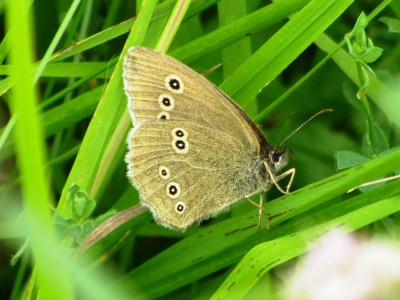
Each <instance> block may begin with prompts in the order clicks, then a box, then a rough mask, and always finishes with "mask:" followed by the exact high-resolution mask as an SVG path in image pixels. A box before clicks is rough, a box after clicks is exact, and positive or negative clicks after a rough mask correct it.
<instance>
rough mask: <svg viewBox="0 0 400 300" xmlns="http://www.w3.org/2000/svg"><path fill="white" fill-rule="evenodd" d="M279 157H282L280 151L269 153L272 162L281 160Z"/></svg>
mask: <svg viewBox="0 0 400 300" xmlns="http://www.w3.org/2000/svg"><path fill="white" fill-rule="evenodd" d="M281 157H282V153H280V152H279V153H278V152H276V151H275V152H273V153H272V155H271V158H272V162H273V163H278V162H279V161H280V160H281Z"/></svg>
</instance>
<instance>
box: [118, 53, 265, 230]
mask: <svg viewBox="0 0 400 300" xmlns="http://www.w3.org/2000/svg"><path fill="white" fill-rule="evenodd" d="M124 86H125V91H126V94H127V96H128V100H129V104H128V108H129V112H130V114H131V116H132V120H133V124H134V126H135V128H134V129H133V130H132V131H131V133H130V135H129V138H128V143H129V152H128V154H127V156H126V161H127V163H128V165H129V171H128V176H129V178H130V179H131V180H132V182H133V183H134V184H135V185H136V186H137V188H138V189H139V191H140V193H141V203H142V204H143V205H145V206H147V207H149V209H150V210H151V211H152V212H153V215H154V218H155V220H156V221H157V222H158V223H160V224H162V225H164V226H167V227H172V228H177V229H181V230H184V229H186V228H187V227H188V226H189V225H191V224H192V223H194V222H196V221H200V220H202V219H205V218H207V217H209V216H211V215H215V214H218V212H220V211H221V210H223V209H224V208H226V207H227V206H229V205H230V204H232V203H234V202H236V201H238V200H240V199H241V198H243V197H244V196H246V195H248V194H250V193H251V192H254V191H256V190H258V189H259V182H260V180H261V179H260V177H263V176H265V174H264V173H263V171H262V170H263V166H262V165H260V164H259V161H257V160H255V159H254V157H255V155H257V154H258V153H260V147H261V144H260V143H261V142H262V139H263V137H262V134H261V133H260V132H259V131H258V129H256V127H255V126H254V124H253V123H252V122H251V121H250V119H249V118H248V117H247V115H246V114H245V113H244V112H243V111H242V110H241V109H240V108H239V107H237V106H236V104H234V103H233V101H232V100H230V99H229V98H228V97H227V96H225V95H224V94H223V93H222V92H221V91H219V90H218V89H217V88H216V87H215V86H214V85H212V84H211V83H210V82H209V81H207V80H206V79H205V78H203V77H202V76H200V75H199V74H197V73H196V72H194V71H193V70H191V69H190V68H188V67H187V66H185V65H183V64H182V63H180V62H178V61H176V60H175V59H173V58H171V57H169V56H166V55H165V54H162V53H160V52H157V51H154V50H151V49H147V48H143V47H135V48H132V49H130V51H129V52H128V54H127V56H126V59H125V63H124ZM253 127H254V128H255V129H254V128H253ZM260 141H261V142H260Z"/></svg>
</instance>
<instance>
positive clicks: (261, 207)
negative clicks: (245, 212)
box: [245, 192, 269, 229]
mask: <svg viewBox="0 0 400 300" xmlns="http://www.w3.org/2000/svg"><path fill="white" fill-rule="evenodd" d="M258 193H259V194H260V203H256V202H254V201H252V200H251V199H250V197H251V196H253V195H254V194H256V193H254V194H250V195H248V196H246V197H245V198H246V199H247V201H249V202H250V203H251V204H252V205H254V206H255V207H257V208H258V223H257V227H258V229H260V228H261V216H262V215H264V216H265V220H266V226H267V229H269V217H268V214H267V213H266V212H265V210H264V207H263V193H262V192H258Z"/></svg>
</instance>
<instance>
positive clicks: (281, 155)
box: [268, 147, 294, 172]
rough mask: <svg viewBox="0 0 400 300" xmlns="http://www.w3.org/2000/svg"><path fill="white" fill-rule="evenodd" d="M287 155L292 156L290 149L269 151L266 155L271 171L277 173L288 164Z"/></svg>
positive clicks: (281, 148)
mask: <svg viewBox="0 0 400 300" xmlns="http://www.w3.org/2000/svg"><path fill="white" fill-rule="evenodd" d="M289 155H290V156H294V153H293V151H292V149H289V148H286V147H278V148H275V149H271V150H270V151H269V153H268V159H269V163H270V166H271V167H272V169H273V170H274V171H275V172H279V171H280V170H281V169H282V168H283V167H285V166H286V165H287V163H288V162H289Z"/></svg>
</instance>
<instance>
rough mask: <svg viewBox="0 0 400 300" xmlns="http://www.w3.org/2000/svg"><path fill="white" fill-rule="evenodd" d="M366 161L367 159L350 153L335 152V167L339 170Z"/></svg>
mask: <svg viewBox="0 0 400 300" xmlns="http://www.w3.org/2000/svg"><path fill="white" fill-rule="evenodd" d="M366 161H368V158H367V157H365V156H363V155H361V154H358V153H356V152H352V151H338V152H336V166H337V168H338V169H339V170H343V169H347V168H350V167H354V166H356V165H359V164H362V163H364V162H366Z"/></svg>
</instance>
